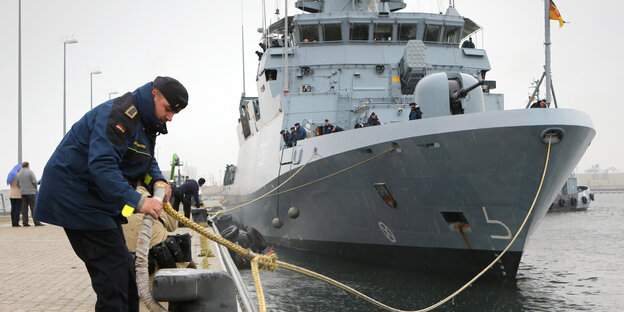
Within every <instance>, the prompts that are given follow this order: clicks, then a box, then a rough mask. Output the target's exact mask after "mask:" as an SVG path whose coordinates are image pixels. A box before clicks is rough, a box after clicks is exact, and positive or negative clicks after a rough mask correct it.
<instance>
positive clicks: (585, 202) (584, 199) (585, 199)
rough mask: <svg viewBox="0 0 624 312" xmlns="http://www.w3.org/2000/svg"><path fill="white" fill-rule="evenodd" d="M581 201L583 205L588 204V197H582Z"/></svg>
mask: <svg viewBox="0 0 624 312" xmlns="http://www.w3.org/2000/svg"><path fill="white" fill-rule="evenodd" d="M581 200H582V201H583V204H587V197H586V196H583V197H581Z"/></svg>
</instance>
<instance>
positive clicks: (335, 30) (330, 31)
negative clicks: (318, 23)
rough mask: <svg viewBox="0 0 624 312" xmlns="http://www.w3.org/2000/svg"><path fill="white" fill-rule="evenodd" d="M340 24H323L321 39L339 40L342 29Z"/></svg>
mask: <svg viewBox="0 0 624 312" xmlns="http://www.w3.org/2000/svg"><path fill="white" fill-rule="evenodd" d="M340 26H341V25H340V24H323V41H341V40H342V29H341V27H340Z"/></svg>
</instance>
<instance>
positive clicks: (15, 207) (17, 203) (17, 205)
mask: <svg viewBox="0 0 624 312" xmlns="http://www.w3.org/2000/svg"><path fill="white" fill-rule="evenodd" d="M20 211H22V199H21V198H11V223H13V226H18V225H19V216H20Z"/></svg>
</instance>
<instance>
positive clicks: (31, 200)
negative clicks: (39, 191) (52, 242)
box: [22, 194, 41, 225]
mask: <svg viewBox="0 0 624 312" xmlns="http://www.w3.org/2000/svg"><path fill="white" fill-rule="evenodd" d="M36 200H37V195H34V194H33V195H22V224H23V225H26V224H28V206H30V213H31V214H32V215H33V222H35V225H38V224H41V222H39V221H37V220H35V218H34V216H35V201H36Z"/></svg>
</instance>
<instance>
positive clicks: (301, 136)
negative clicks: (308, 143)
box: [295, 123, 307, 141]
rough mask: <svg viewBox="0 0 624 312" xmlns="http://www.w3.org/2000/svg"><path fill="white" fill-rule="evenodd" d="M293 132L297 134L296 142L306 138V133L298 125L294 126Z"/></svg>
mask: <svg viewBox="0 0 624 312" xmlns="http://www.w3.org/2000/svg"><path fill="white" fill-rule="evenodd" d="M295 132H297V141H301V140H304V139H305V138H306V137H307V132H306V131H305V129H304V128H303V127H302V126H301V125H300V124H299V123H296V124H295Z"/></svg>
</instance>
